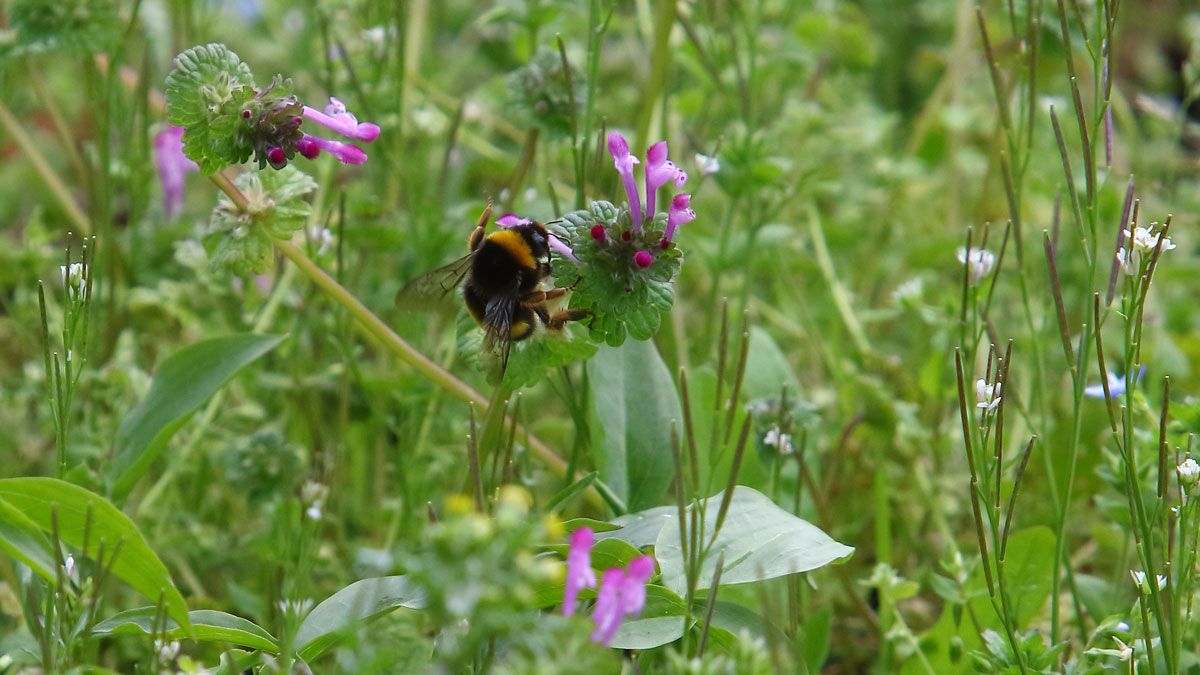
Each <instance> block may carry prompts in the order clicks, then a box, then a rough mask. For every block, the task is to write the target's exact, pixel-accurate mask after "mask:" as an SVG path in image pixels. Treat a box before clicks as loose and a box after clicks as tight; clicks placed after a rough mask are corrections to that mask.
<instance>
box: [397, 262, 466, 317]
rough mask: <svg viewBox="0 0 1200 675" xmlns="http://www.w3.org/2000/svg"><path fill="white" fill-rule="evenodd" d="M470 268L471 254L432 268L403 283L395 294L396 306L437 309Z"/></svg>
mask: <svg viewBox="0 0 1200 675" xmlns="http://www.w3.org/2000/svg"><path fill="white" fill-rule="evenodd" d="M470 270H471V256H470V255H465V256H463V257H461V258H459V259H458V260H455V261H454V262H452V263H450V264H449V265H445V266H442V267H439V268H437V269H436V270H433V271H432V272H426V273H425V274H422V275H421V276H419V277H417V278H416V279H413V280H412V281H409V282H408V283H407V284H404V288H401V289H400V292H399V293H397V294H396V306H397V307H399V308H401V309H437V308H439V307H444V306H445V303H444V302H443V301H444V300H445V298H446V296H447V295H450V294H451V293H452V292H454V289H456V288H458V286H459V285H460V284H462V282H463V279H465V278H466V276H467V272H469V271H470Z"/></svg>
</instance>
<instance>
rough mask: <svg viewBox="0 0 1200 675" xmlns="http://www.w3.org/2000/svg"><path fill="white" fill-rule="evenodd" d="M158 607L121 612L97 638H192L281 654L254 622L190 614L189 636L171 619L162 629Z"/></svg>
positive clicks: (220, 615)
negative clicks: (105, 636) (126, 636)
mask: <svg viewBox="0 0 1200 675" xmlns="http://www.w3.org/2000/svg"><path fill="white" fill-rule="evenodd" d="M157 616H158V608H157V607H140V608H138V609H129V610H125V611H124V612H118V613H116V614H114V615H113V616H110V617H109V618H107V619H105V620H103V621H101V622H100V623H97V624H96V625H95V627H94V628H92V634H93V635H155V634H158V635H160V636H161V637H162V638H163V639H167V640H178V639H181V638H189V639H192V640H201V641H205V642H223V643H229V644H235V645H239V646H242V647H249V648H251V649H260V650H263V651H266V652H269V653H276V652H278V651H279V645H278V644H277V643H276V641H275V638H274V637H272V636H271V634H270V633H268V632H267V631H266V630H265V629H263V628H262V627H260V626H258V625H257V624H255V623H254V622H252V621H247V620H246V619H243V618H241V617H239V616H234V615H232V614H227V613H225V612H219V611H216V610H211V609H197V610H192V611H190V612H188V619H189V620H190V621H191V630H190V631H189V632H185V631H184V630H183V629H182V628H180V627H179V625H178V624H176V623H175V622H174V621H173V620H171V619H167V620H166V621H162V622H160V623H159V624H158V625H156V623H155V619H156V617H157Z"/></svg>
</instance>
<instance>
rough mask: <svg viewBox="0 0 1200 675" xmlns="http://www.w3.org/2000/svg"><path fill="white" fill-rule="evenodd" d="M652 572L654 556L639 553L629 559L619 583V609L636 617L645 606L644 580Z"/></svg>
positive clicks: (648, 578)
mask: <svg viewBox="0 0 1200 675" xmlns="http://www.w3.org/2000/svg"><path fill="white" fill-rule="evenodd" d="M653 574H654V558H651V557H650V556H648V555H640V556H638V557H636V558H634V559H633V560H630V561H629V571H628V572H627V573H626V575H625V579H624V580H623V581H622V583H621V594H620V595H621V611H622V613H623V614H624V615H625V616H627V617H636V616H637V615H638V614H641V613H642V608H643V607H645V606H646V582H647V581H649V580H650V577H651V576H652V575H653Z"/></svg>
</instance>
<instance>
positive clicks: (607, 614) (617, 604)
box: [592, 555, 654, 647]
mask: <svg viewBox="0 0 1200 675" xmlns="http://www.w3.org/2000/svg"><path fill="white" fill-rule="evenodd" d="M653 574H654V559H653V558H651V557H650V556H647V555H640V556H638V557H636V558H634V559H633V560H630V561H629V565H628V566H627V568H626V569H621V568H619V567H614V568H612V569H610V570H607V571H606V572H605V573H604V576H603V577H601V581H600V590H599V591H597V593H596V606H595V607H594V608H593V609H592V622H593V624H594V625H595V627H596V628H595V630H594V631H592V641H593V642H599V643H600V644H602V645H604V646H606V647H607V646H608V645H609V643H611V642H612V639H613V636H614V635H616V634H617V629H618V628H620V627H621V622H622V621H624V620H625V618H626V617H636V616H637V615H639V614H641V613H642V609H643V608H644V607H645V606H646V582H648V581H649V580H650V577H651V576H653Z"/></svg>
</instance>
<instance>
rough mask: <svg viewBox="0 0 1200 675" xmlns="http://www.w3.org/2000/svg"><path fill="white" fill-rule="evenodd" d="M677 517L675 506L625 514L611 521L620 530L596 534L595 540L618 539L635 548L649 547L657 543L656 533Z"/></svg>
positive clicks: (677, 512) (657, 507)
mask: <svg viewBox="0 0 1200 675" xmlns="http://www.w3.org/2000/svg"><path fill="white" fill-rule="evenodd" d="M678 516H679V508H678V507H675V506H656V507H654V508H652V509H646V510H645V511H638V512H637V513H627V514H625V515H623V516H619V517H617V518H613V519H612V524H613V525H616V526H618V527H619V528H620V529H616V530H613V531H605V532H597V533H596V538H597V539H620V540H621V541H624V542H628V543H630V544H632V545H633V546H636V547H637V548H641V547H643V546H651V545H653V544H654V542H656V541H658V533H659V532H662V529H663V526H664V525H666V524H667V522H668V521H671V520H673V519H675V518H676V517H678Z"/></svg>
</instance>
